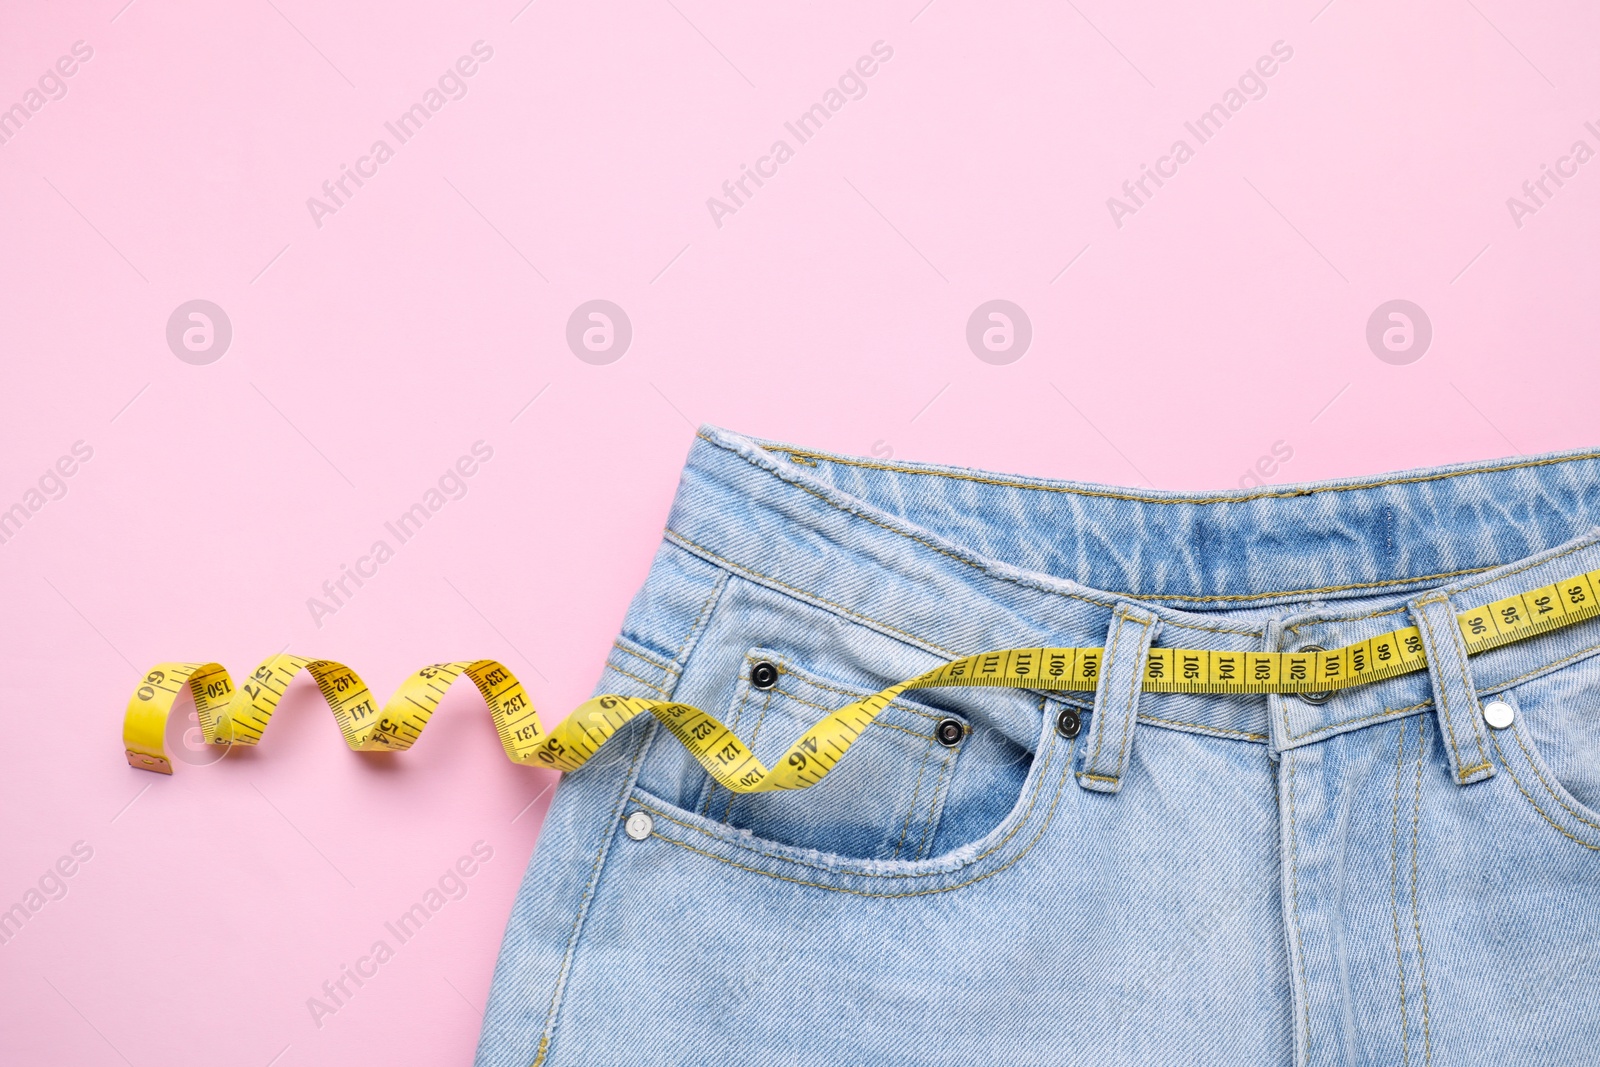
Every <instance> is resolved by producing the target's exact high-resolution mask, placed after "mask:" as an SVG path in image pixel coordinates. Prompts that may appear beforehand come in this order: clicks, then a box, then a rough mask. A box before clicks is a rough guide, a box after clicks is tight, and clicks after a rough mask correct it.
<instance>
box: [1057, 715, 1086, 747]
mask: <svg viewBox="0 0 1600 1067" xmlns="http://www.w3.org/2000/svg"><path fill="white" fill-rule="evenodd" d="M1081 729H1083V716H1081V715H1079V714H1078V709H1077V708H1062V709H1061V714H1060V715H1057V716H1056V733H1058V734H1060V735H1061V736H1062V737H1065V738H1066V739H1067V740H1068V741H1071V740H1072V739H1073V738H1074V737H1077V736H1078V731H1079V730H1081Z"/></svg>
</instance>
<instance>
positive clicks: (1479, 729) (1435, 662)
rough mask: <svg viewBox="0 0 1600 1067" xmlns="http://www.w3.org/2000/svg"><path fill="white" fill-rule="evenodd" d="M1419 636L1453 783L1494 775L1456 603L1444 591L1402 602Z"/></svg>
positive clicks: (1467, 782) (1476, 780) (1469, 782)
mask: <svg viewBox="0 0 1600 1067" xmlns="http://www.w3.org/2000/svg"><path fill="white" fill-rule="evenodd" d="M1407 606H1408V607H1409V608H1410V611H1411V617H1412V618H1413V619H1414V620H1415V621H1416V627H1417V630H1418V631H1419V632H1420V634H1421V636H1422V650H1423V652H1424V654H1426V656H1427V658H1428V678H1429V680H1430V681H1432V682H1433V705H1434V710H1435V712H1436V713H1437V714H1438V717H1439V733H1440V734H1441V735H1443V737H1444V741H1445V748H1446V749H1447V750H1448V752H1449V754H1450V776H1451V777H1452V778H1454V779H1455V780H1456V783H1457V784H1458V785H1471V784H1472V783H1473V782H1481V781H1483V780H1484V779H1486V778H1492V777H1494V761H1493V760H1491V759H1490V758H1489V742H1488V741H1487V740H1486V739H1485V737H1484V734H1483V709H1482V707H1481V706H1480V705H1479V703H1478V693H1477V687H1476V686H1474V685H1473V684H1472V667H1471V665H1469V664H1468V663H1467V647H1466V644H1465V643H1464V642H1463V640H1462V632H1461V630H1462V627H1461V625H1460V624H1458V622H1457V617H1456V611H1455V608H1453V607H1451V605H1450V598H1449V596H1447V595H1446V594H1444V593H1433V594H1430V595H1428V596H1425V597H1423V598H1421V599H1420V600H1414V601H1412V602H1411V603H1410V604H1409V605H1407Z"/></svg>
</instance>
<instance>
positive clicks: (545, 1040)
mask: <svg viewBox="0 0 1600 1067" xmlns="http://www.w3.org/2000/svg"><path fill="white" fill-rule="evenodd" d="M640 734H641V737H640V741H639V743H638V747H637V748H636V750H635V751H634V754H633V765H632V766H631V767H629V768H628V774H627V777H625V778H624V779H623V780H622V789H621V790H619V791H618V793H617V801H616V803H615V804H613V805H612V807H611V814H610V816H609V817H608V818H607V819H606V822H605V827H606V832H605V833H604V834H603V835H601V838H600V847H599V848H598V849H597V850H596V852H595V857H594V869H593V870H591V871H590V872H589V881H588V883H587V884H586V885H585V886H584V888H583V897H582V899H580V900H579V902H578V914H577V916H576V917H574V918H573V920H572V933H571V934H570V935H568V937H567V952H566V956H565V957H564V958H563V959H562V961H561V969H560V971H558V972H557V973H556V988H555V993H554V994H552V995H551V997H550V1010H549V1011H548V1012H547V1013H546V1015H545V1020H544V1033H543V1035H542V1036H541V1037H540V1039H539V1049H538V1054H537V1055H536V1056H535V1058H534V1061H533V1064H532V1067H539V1065H540V1064H542V1063H543V1062H544V1058H545V1055H546V1054H547V1053H548V1052H549V1051H550V1042H551V1039H553V1038H554V1037H555V1032H556V1016H557V1014H558V1013H559V1012H560V1010H561V995H562V994H563V993H564V992H566V988H567V975H568V974H569V973H570V972H571V970H572V961H573V959H574V957H576V956H577V953H578V933H579V931H580V930H581V929H582V927H583V920H584V917H585V916H586V915H588V913H589V901H591V900H592V899H594V891H595V887H596V885H597V884H598V883H599V881H600V866H601V864H603V863H604V862H605V858H606V853H607V852H608V851H609V850H610V845H611V840H612V838H613V837H615V836H616V832H617V820H618V819H619V818H621V816H622V809H623V808H624V807H626V806H627V803H628V797H630V796H631V795H632V794H633V783H634V781H635V780H636V779H637V778H638V776H639V765H640V764H641V763H643V762H644V754H645V752H647V751H649V748H650V740H651V738H653V737H654V736H655V726H654V724H653V723H652V724H651V726H650V728H649V729H646V730H642V731H640Z"/></svg>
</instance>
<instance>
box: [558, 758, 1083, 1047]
mask: <svg viewBox="0 0 1600 1067" xmlns="http://www.w3.org/2000/svg"><path fill="white" fill-rule="evenodd" d="M1071 768H1072V762H1071V760H1070V759H1069V760H1067V762H1066V764H1065V765H1064V766H1063V767H1062V769H1061V777H1060V779H1059V780H1058V781H1057V782H1056V791H1055V795H1054V797H1052V798H1051V800H1050V807H1049V809H1048V810H1047V811H1046V812H1045V817H1044V822H1043V823H1042V824H1041V825H1040V827H1039V832H1038V833H1036V834H1034V835H1033V838H1032V840H1030V841H1028V842H1027V843H1026V844H1025V845H1023V847H1022V849H1021V850H1020V851H1018V852H1017V854H1016V855H1015V856H1012V857H1011V858H1010V859H1008V860H1006V861H1005V862H1004V863H1003V864H1001V865H1000V866H998V867H996V868H995V869H994V870H992V871H985V872H984V873H983V874H980V875H978V876H977V877H975V878H972V879H969V880H967V881H965V882H959V883H957V884H955V885H947V886H937V887H934V888H932V889H914V890H911V891H909V892H906V893H869V892H866V891H865V890H861V889H847V888H845V887H844V886H835V885H825V884H823V883H821V882H811V881H807V880H805V879H803V878H791V877H789V876H788V875H783V874H776V873H774V872H772V871H764V870H762V869H761V868H759V867H751V866H749V865H747V864H743V863H736V862H735V861H733V860H731V859H728V858H727V857H725V856H718V855H716V854H715V853H712V852H707V851H706V850H704V849H700V848H695V847H694V846H693V845H691V844H689V843H688V842H686V841H679V840H678V839H676V838H672V837H666V836H664V835H662V834H659V833H652V834H651V836H652V837H656V838H659V839H660V840H662V841H665V842H666V843H667V844H669V845H676V846H678V847H679V848H682V849H688V850H689V851H690V852H694V853H698V854H699V855H702V856H704V857H706V858H707V859H712V860H716V861H717V862H718V863H725V864H727V865H728V866H730V867H737V868H738V869H740V870H743V871H749V872H751V873H752V874H759V875H763V876H765V877H767V878H776V879H778V880H779V881H782V882H794V883H796V884H798V885H808V886H812V887H814V888H816V889H825V890H828V891H829V892H832V893H849V894H851V895H852V896H858V897H872V898H875V899H880V900H883V899H897V898H900V897H921V896H927V895H929V894H931V893H948V892H950V891H951V890H954V889H964V888H966V887H967V886H969V885H974V884H976V883H978V882H981V881H983V880H984V879H985V878H992V877H994V876H995V875H997V874H999V873H1000V872H1002V871H1004V870H1007V869H1009V868H1010V867H1011V866H1013V865H1014V864H1016V863H1017V861H1019V860H1021V859H1022V858H1023V857H1024V856H1026V855H1027V854H1028V853H1030V852H1032V851H1033V847H1034V846H1035V845H1037V844H1038V843H1039V840H1040V838H1042V837H1044V835H1045V831H1047V830H1049V829H1050V823H1051V822H1052V821H1053V819H1054V818H1055V812H1056V805H1057V804H1058V803H1059V802H1060V800H1061V791H1062V789H1063V787H1064V786H1065V785H1066V782H1067V775H1068V773H1069V772H1070V771H1071ZM1032 807H1033V805H1032V802H1031V801H1030V802H1029V814H1030V815H1031V813H1032ZM1024 821H1026V820H1024ZM1021 825H1022V824H1018V829H1020V828H1021ZM956 869H958V870H959V868H956ZM865 877H869V878H871V877H885V876H881V875H880V876H873V875H867V876H865ZM536 1067H537V1065H536Z"/></svg>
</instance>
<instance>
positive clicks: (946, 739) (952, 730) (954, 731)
mask: <svg viewBox="0 0 1600 1067" xmlns="http://www.w3.org/2000/svg"><path fill="white" fill-rule="evenodd" d="M933 736H934V737H935V738H936V739H937V740H938V742H939V743H940V744H941V745H943V746H944V747H945V748H955V747H956V746H957V745H959V744H960V743H961V739H962V738H963V737H965V736H967V728H966V727H965V726H962V725H961V724H960V723H959V722H957V721H956V720H955V719H940V720H939V725H938V726H935V727H934V728H933Z"/></svg>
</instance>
